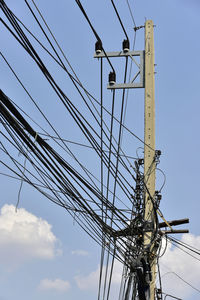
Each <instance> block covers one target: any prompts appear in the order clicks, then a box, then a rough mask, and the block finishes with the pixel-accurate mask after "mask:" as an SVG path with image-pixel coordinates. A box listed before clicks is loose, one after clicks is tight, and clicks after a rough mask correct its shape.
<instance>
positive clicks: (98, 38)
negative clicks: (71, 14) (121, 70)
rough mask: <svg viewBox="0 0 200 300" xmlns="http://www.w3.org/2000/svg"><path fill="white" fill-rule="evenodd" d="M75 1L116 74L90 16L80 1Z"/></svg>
mask: <svg viewBox="0 0 200 300" xmlns="http://www.w3.org/2000/svg"><path fill="white" fill-rule="evenodd" d="M75 1H76V3H77V5H78V6H79V8H80V10H81V12H82V13H83V15H84V17H85V18H86V20H87V22H88V24H89V26H90V28H91V29H92V31H93V33H94V35H95V37H96V39H97V41H99V42H100V43H101V45H102V51H103V52H104V55H105V57H106V59H107V61H108V63H109V65H110V66H111V68H112V70H113V72H114V73H115V69H114V68H113V65H112V64H111V61H110V59H109V57H108V56H107V54H106V52H105V50H104V48H103V43H102V41H101V39H100V37H99V36H98V34H97V32H96V31H95V29H94V27H93V26H92V23H91V22H90V19H89V17H88V15H87V14H86V12H85V10H84V8H83V6H82V4H81V2H80V0H75Z"/></svg>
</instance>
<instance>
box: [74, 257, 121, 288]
mask: <svg viewBox="0 0 200 300" xmlns="http://www.w3.org/2000/svg"><path fill="white" fill-rule="evenodd" d="M105 272H106V267H105V266H104V267H103V272H102V278H103V277H104V276H105ZM109 273H110V265H109V267H108V276H109ZM99 274H100V267H99V266H98V268H97V269H96V270H95V271H92V272H91V273H89V274H88V275H86V276H83V275H77V276H75V277H74V279H75V281H76V284H77V286H78V288H79V289H80V290H95V289H97V287H98V281H99ZM121 277H122V264H121V263H120V262H118V261H116V262H115V265H114V269H113V276H112V283H113V284H117V285H120V282H121Z"/></svg>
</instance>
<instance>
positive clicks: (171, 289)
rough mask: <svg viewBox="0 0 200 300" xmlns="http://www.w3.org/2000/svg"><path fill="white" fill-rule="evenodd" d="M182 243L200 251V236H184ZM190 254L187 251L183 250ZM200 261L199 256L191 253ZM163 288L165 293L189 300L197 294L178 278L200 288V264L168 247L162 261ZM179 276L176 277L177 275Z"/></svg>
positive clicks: (177, 250) (176, 249) (170, 246)
mask: <svg viewBox="0 0 200 300" xmlns="http://www.w3.org/2000/svg"><path fill="white" fill-rule="evenodd" d="M181 241H183V242H185V243H187V244H189V245H191V246H193V247H195V248H197V249H200V236H194V235H192V234H184V235H183V236H182V239H181ZM183 249H184V250H185V251H187V252H189V251H188V250H187V249H185V248H183ZM190 254H192V255H193V256H195V257H197V258H198V259H199V256H198V255H195V254H194V253H191V252H190ZM160 266H161V274H162V288H163V291H164V292H166V293H169V294H171V295H175V296H177V297H180V298H183V299H185V298H187V297H189V296H191V295H192V294H193V293H195V290H194V289H192V288H191V287H190V286H189V285H187V284H186V283H184V282H183V281H182V280H181V279H180V278H178V276H180V277H181V278H183V279H184V280H185V281H187V282H188V283H190V284H191V285H192V286H194V287H196V288H199V286H200V276H199V274H200V262H198V261H197V260H196V259H194V258H193V257H191V256H189V255H188V254H186V253H184V252H183V251H181V250H179V249H178V248H176V247H172V245H171V244H169V245H168V248H167V251H166V253H165V255H164V256H163V257H162V258H161V259H160ZM175 273H176V274H177V275H178V276H177V275H176V274H175Z"/></svg>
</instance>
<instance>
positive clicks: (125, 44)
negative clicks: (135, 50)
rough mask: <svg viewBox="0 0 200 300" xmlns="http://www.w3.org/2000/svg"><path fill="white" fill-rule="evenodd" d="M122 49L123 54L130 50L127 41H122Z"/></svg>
mask: <svg viewBox="0 0 200 300" xmlns="http://www.w3.org/2000/svg"><path fill="white" fill-rule="evenodd" d="M122 48H123V51H124V52H129V49H130V45H129V40H123V43H122Z"/></svg>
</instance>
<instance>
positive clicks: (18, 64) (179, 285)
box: [0, 0, 200, 300]
mask: <svg viewBox="0 0 200 300" xmlns="http://www.w3.org/2000/svg"><path fill="white" fill-rule="evenodd" d="M129 2H130V6H131V9H132V12H133V15H134V18H135V22H136V25H137V26H140V25H144V22H145V19H152V20H153V22H154V24H155V25H156V27H155V31H154V38H155V62H156V64H157V66H156V77H155V79H156V80H155V85H156V148H157V149H160V150H161V151H162V156H161V163H160V165H159V167H160V168H161V169H162V170H163V171H164V172H165V174H166V184H165V187H164V189H163V192H162V195H163V197H162V202H161V210H162V212H163V214H164V215H165V218H166V219H172V220H173V219H179V218H185V217H188V218H190V224H189V225H187V228H189V230H190V234H189V235H188V237H184V236H183V237H181V236H180V237H178V238H180V239H183V240H184V241H187V242H188V243H190V244H192V245H193V246H195V247H196V248H198V249H199V248H200V232H199V210H200V205H199V193H198V186H199V169H200V160H199V148H200V139H199V122H200V121H199V109H200V104H199V75H200V74H199V69H200V68H199V67H200V60H199V52H200V42H199V38H198V33H199V28H200V19H199V11H200V4H199V1H198V0H196V1H195V0H190V1H186V0H174V1H169V0H168V1H160V0H152V1H148V0H140V1H139V0H135V1H132V0H130V1H129ZM6 3H7V5H8V6H9V7H10V8H11V9H12V10H13V12H14V13H15V14H16V15H17V16H18V17H19V18H20V19H21V20H23V22H24V23H25V24H26V25H27V26H28V27H29V28H30V29H31V30H32V31H33V32H34V34H36V35H37V36H38V37H39V39H40V40H41V41H42V42H43V43H44V44H45V45H46V46H47V47H49V46H48V44H47V42H46V40H45V38H44V37H43V35H42V33H41V31H40V30H39V28H38V26H37V25H36V24H35V22H34V20H33V18H32V16H31V15H30V12H29V10H28V9H27V7H26V5H25V2H24V1H22V0H19V1H14V0H7V1H6ZM30 3H31V1H30ZM36 3H37V4H38V6H39V8H40V9H41V11H42V13H43V15H44V17H45V19H46V21H47V23H48V24H49V26H50V28H51V29H52V31H53V33H54V34H55V36H56V38H57V40H58V42H59V43H60V45H61V46H62V49H63V50H64V52H65V54H66V56H67V58H68V59H69V61H70V63H71V65H72V66H73V68H74V70H75V71H76V73H77V74H78V76H79V78H80V80H81V82H82V83H83V84H84V85H85V87H86V88H87V89H88V90H89V91H90V92H91V93H92V94H94V95H95V97H96V98H98V99H99V98H100V84H99V76H100V72H99V68H100V64H99V62H98V61H97V60H96V59H94V58H93V55H94V44H95V42H96V40H95V37H94V35H93V33H92V32H91V29H90V28H89V26H88V24H87V23H86V21H85V19H84V17H83V15H82V14H81V12H80V10H79V8H78V6H77V5H76V3H75V1H72V0H68V1H64V0H60V1H57V2H55V1H48V4H47V1H45V0H40V1H37V2H36ZM82 4H83V6H84V8H85V9H86V11H87V13H88V16H89V17H90V19H91V21H92V24H93V25H94V27H95V29H96V31H97V32H98V34H99V36H100V37H101V39H102V41H103V45H104V48H105V50H106V51H120V50H121V44H122V41H123V39H124V34H123V31H122V29H121V27H120V24H119V22H118V20H117V17H116V15H115V13H114V10H113V8H112V5H111V2H110V1H105V0H102V1H96V0H94V1H85V0H83V1H82ZM116 6H117V8H118V11H119V13H120V16H121V19H122V20H123V23H124V26H125V28H126V30H127V32H128V35H129V37H130V40H131V43H132V41H133V35H134V30H133V27H134V25H133V22H132V19H131V16H130V13H129V10H128V6H127V2H126V1H125V0H123V1H122V0H121V1H116ZM2 15H3V14H2V12H1V17H2ZM3 18H4V19H5V17H3ZM1 41H2V42H1V51H2V53H3V54H4V55H5V57H6V59H7V60H8V61H9V63H10V64H11V66H12V67H13V69H14V70H15V71H16V73H17V74H18V76H19V77H20V79H21V80H22V82H23V84H24V85H25V86H26V88H27V89H28V91H29V92H30V94H31V95H32V96H33V97H34V99H36V100H37V103H38V104H39V105H40V107H41V109H42V110H44V111H45V114H46V115H47V116H48V118H49V120H51V121H52V123H53V124H54V126H55V128H57V130H58V131H59V132H60V134H61V135H62V137H63V138H66V139H69V140H74V141H77V142H81V143H85V142H86V141H85V138H84V137H83V136H81V135H80V132H79V130H78V128H77V127H76V125H75V124H73V122H72V120H71V118H70V116H68V115H67V114H66V113H65V111H64V110H63V109H62V106H61V104H60V103H59V102H58V101H57V100H56V98H55V94H53V92H52V90H51V89H50V88H49V85H48V84H47V82H46V81H45V80H44V78H43V76H42V74H41V73H40V72H39V70H38V68H37V66H36V65H35V64H34V63H33V61H32V60H31V59H30V57H29V56H28V54H26V53H25V52H24V50H23V49H22V48H21V47H20V46H19V45H18V44H17V43H16V41H15V40H14V39H13V38H12V37H11V35H10V34H9V33H8V32H7V31H6V30H5V28H3V25H2V24H1ZM31 41H32V40H31ZM34 45H35V47H36V49H37V51H38V53H39V54H40V55H41V57H42V58H43V60H44V61H45V63H46V64H47V66H48V68H49V70H50V71H51V72H52V73H53V74H54V76H55V78H56V80H57V82H58V83H59V85H60V86H61V87H62V88H63V90H64V91H65V92H66V94H67V95H68V97H69V98H70V99H72V101H74V103H75V104H76V105H78V106H79V108H80V109H82V110H83V112H84V107H83V106H82V103H81V100H80V98H79V95H78V93H77V92H76V91H75V89H74V88H73V86H72V84H71V82H70V80H69V79H68V78H67V77H66V75H65V74H64V73H63V72H62V71H61V70H60V69H59V68H58V67H57V66H56V65H55V63H54V62H52V60H51V59H50V58H49V56H48V55H47V54H45V53H44V51H42V50H41V48H40V47H39V46H38V45H37V44H34ZM143 49H144V32H143V29H141V30H139V31H138V32H137V38H136V44H135V50H143ZM113 64H115V66H116V69H117V70H118V73H117V79H118V78H119V80H120V78H121V77H120V76H123V75H122V73H121V74H120V71H121V68H123V64H122V63H121V60H120V59H119V60H118V61H117V62H116V61H114V60H113ZM0 66H1V89H2V90H3V92H4V93H5V94H7V95H8V96H9V97H10V98H11V99H13V100H14V101H15V102H16V103H17V104H18V105H19V106H20V107H23V109H24V110H25V111H26V112H28V113H29V114H31V116H32V117H33V118H34V119H36V120H37V122H39V124H41V126H42V127H45V128H46V129H48V130H49V128H48V126H47V124H46V122H45V121H44V120H43V119H42V118H41V116H40V115H39V114H38V112H37V110H36V109H35V108H34V106H33V105H32V103H31V102H30V100H29V98H28V97H27V95H26V94H25V92H24V91H23V89H22V88H21V87H20V85H19V84H18V82H17V81H16V79H15V78H14V76H13V74H12V73H11V71H10V70H9V68H8V66H7V65H6V64H5V61H4V60H3V59H2V57H1V60H0ZM109 72H110V68H109V66H108V64H106V63H105V64H104V101H105V103H106V105H108V107H109V103H110V102H109V101H110V100H111V92H110V91H107V90H106V84H107V78H108V77H107V76H108V73H109ZM122 78H123V77H122ZM120 95H121V94H120V92H119V95H118V98H117V99H116V103H117V101H118V100H120V99H119V98H120ZM106 101H107V102H106ZM116 105H117V104H116ZM143 107H144V91H143V90H131V91H129V95H128V102H127V114H126V120H125V124H126V125H127V127H129V128H130V129H131V130H132V131H133V132H134V133H135V134H137V135H138V136H139V137H141V138H143V132H144V126H143V123H144V120H143V115H144V110H143ZM89 120H90V119H89ZM122 145H123V149H125V152H126V154H127V155H132V156H134V157H135V156H136V149H137V147H141V146H142V145H141V143H139V142H138V141H137V140H135V139H134V138H132V137H130V136H129V135H128V134H127V133H126V132H124V136H123V144H122ZM70 147H71V149H72V151H73V152H74V153H75V154H76V155H77V156H78V157H79V159H80V161H81V162H83V163H85V165H86V166H87V167H88V168H89V169H90V170H92V171H94V172H95V174H96V175H97V176H99V175H98V174H99V173H98V172H99V165H98V163H97V161H96V157H95V156H94V155H93V154H92V153H91V152H89V150H87V151H86V150H85V149H83V148H80V147H78V146H75V145H70ZM15 155H16V156H17V155H18V153H16V154H15ZM3 159H5V157H3ZM19 159H21V162H22V163H24V159H23V157H20V158H19ZM68 159H69V160H70V162H71V159H70V158H69V157H68ZM94 166H95V167H94ZM1 168H2V169H1V172H5V171H6V170H5V169H4V168H3V167H2V166H1ZM6 173H8V172H6ZM162 182H163V177H162V174H159V173H158V174H157V184H158V187H159V186H160V185H162ZM19 187H20V181H18V180H15V179H10V178H8V177H5V176H1V202H0V206H1V209H2V210H1V214H0V232H1V233H2V238H0V248H1V249H2V250H0V261H1V265H2V268H1V271H0V291H1V292H0V300H8V299H13V298H14V297H15V299H21V300H23V299H27V298H28V299H30V300H32V299H37V300H40V299H43V300H45V299H50V300H51V299H55V298H56V299H58V300H62V299H78V298H80V297H81V298H82V300H85V299H87V300H90V299H95V297H96V286H95V282H96V278H97V277H96V276H97V274H98V265H99V261H100V248H99V247H98V245H96V244H95V242H94V241H93V240H91V239H90V237H89V236H87V235H86V234H85V233H84V232H83V231H82V230H81V228H79V226H78V224H77V223H76V216H74V219H73V218H71V217H70V216H69V214H67V213H66V211H64V210H62V209H61V208H60V207H58V206H56V205H54V204H52V203H51V202H49V200H48V199H46V198H45V197H44V196H42V195H41V194H39V193H38V192H37V191H35V190H34V189H33V188H31V187H29V186H28V185H27V184H26V183H23V187H22V191H21V196H20V202H19V209H18V213H17V214H16V213H14V211H13V209H14V207H15V205H16V203H17V197H18V196H17V195H18V191H19ZM16 215H17V216H16ZM177 261H178V264H176V263H175V262H177ZM166 265H167V267H168V268H169V270H168V269H165V268H166ZM191 267H192V270H193V272H192V273H193V274H191ZM199 271H200V265H199V263H198V262H196V260H194V261H193V260H192V258H186V257H185V256H182V254H181V253H179V252H177V251H175V250H174V249H172V248H171V249H170V248H169V250H168V252H167V253H166V256H165V258H163V276H165V277H163V283H164V285H163V291H166V292H167V293H170V294H173V295H176V296H178V297H180V298H183V299H186V300H196V299H198V298H199V297H198V292H197V291H195V290H194V289H192V288H190V287H188V286H187V285H185V284H184V283H183V282H180V279H178V278H177V277H176V276H174V275H173V274H172V273H171V274H170V272H176V273H177V274H179V275H180V276H181V277H183V278H184V279H185V280H187V281H188V282H190V283H191V284H192V285H193V286H195V287H197V288H199V286H200V281H199V279H198V278H199ZM119 272H120V266H118V265H117V266H116V270H115V281H114V285H113V290H115V289H117V286H119V278H118V275H119ZM167 272H168V274H167V275H164V274H165V273H167ZM169 284H170V286H169ZM113 297H114V296H113Z"/></svg>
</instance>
